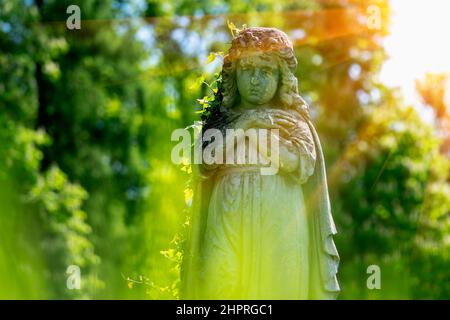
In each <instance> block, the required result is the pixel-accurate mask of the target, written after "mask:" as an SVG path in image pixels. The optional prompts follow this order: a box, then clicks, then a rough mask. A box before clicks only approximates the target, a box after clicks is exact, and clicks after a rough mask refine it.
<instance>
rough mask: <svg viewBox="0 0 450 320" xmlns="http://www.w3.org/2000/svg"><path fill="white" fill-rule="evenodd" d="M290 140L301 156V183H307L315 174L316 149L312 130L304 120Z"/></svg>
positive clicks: (299, 123) (293, 132)
mask: <svg viewBox="0 0 450 320" xmlns="http://www.w3.org/2000/svg"><path fill="white" fill-rule="evenodd" d="M289 140H290V141H291V142H292V144H293V145H294V147H295V148H296V150H297V152H298V154H299V162H300V164H299V165H300V177H299V179H300V183H305V182H306V181H307V180H308V178H309V177H310V176H312V175H313V173H314V166H315V163H316V147H315V145H314V139H313V136H312V134H311V130H310V129H309V126H308V124H307V123H306V122H305V121H304V120H298V126H297V127H295V129H294V130H293V131H292V133H291V135H290V137H289Z"/></svg>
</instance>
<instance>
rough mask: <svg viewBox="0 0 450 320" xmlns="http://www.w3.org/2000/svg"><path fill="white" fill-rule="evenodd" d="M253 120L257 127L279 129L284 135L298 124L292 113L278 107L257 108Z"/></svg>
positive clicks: (288, 133) (286, 135) (287, 134)
mask: <svg viewBox="0 0 450 320" xmlns="http://www.w3.org/2000/svg"><path fill="white" fill-rule="evenodd" d="M253 122H254V126H255V127H257V128H265V129H279V130H280V133H281V135H282V136H285V137H288V136H289V135H290V133H291V131H292V129H293V128H295V126H297V125H298V124H297V120H296V119H295V117H294V116H293V115H291V114H290V113H289V112H286V111H284V110H280V109H266V110H258V111H257V113H256V117H255V118H254V121H253Z"/></svg>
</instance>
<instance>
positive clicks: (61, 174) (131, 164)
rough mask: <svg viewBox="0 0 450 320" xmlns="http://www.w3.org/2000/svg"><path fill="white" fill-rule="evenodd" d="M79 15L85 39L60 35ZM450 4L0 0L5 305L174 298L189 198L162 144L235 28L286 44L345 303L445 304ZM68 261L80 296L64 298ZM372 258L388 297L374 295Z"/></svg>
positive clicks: (216, 65)
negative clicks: (267, 33)
mask: <svg viewBox="0 0 450 320" xmlns="http://www.w3.org/2000/svg"><path fill="white" fill-rule="evenodd" d="M71 4H76V5H78V6H79V7H80V9H81V19H82V21H81V29H80V30H69V29H67V28H66V19H67V18H68V16H69V14H67V13H66V9H67V7H68V6H69V5H71ZM373 6H375V7H373ZM449 11H450V10H449V4H448V3H447V1H439V0H430V1H425V0H413V1H409V0H393V1H388V0H373V1H369V0H361V1H356V0H308V1H306V0H276V1H275V0H245V1H244V0H165V1H159V0H130V1H121V0H101V1H100V0H0V298H2V299H17V298H20V299H31V298H33V299H109V298H117V299H176V298H177V296H178V285H179V261H180V258H181V254H182V252H180V250H179V247H180V241H181V239H180V236H179V234H182V233H183V229H184V228H185V227H184V223H185V221H186V201H187V200H189V198H190V196H191V195H190V194H189V192H186V185H187V181H188V180H189V172H188V171H189V170H182V169H183V168H180V167H179V166H177V165H175V164H173V163H172V162H171V160H170V153H171V149H172V147H173V146H174V143H173V142H171V141H170V135H171V133H172V131H173V130H174V129H176V128H184V127H187V126H189V125H190V124H192V123H193V122H194V121H196V120H199V114H198V111H199V110H201V106H200V105H199V104H198V103H197V102H196V99H198V98H202V97H203V96H205V95H208V90H209V89H208V88H207V86H205V85H202V82H203V81H206V82H209V81H212V80H213V79H214V73H216V72H218V71H220V64H221V58H220V55H221V54H220V53H221V52H226V50H227V49H228V47H229V43H230V39H231V33H230V30H229V23H227V22H232V23H233V24H234V25H236V26H237V27H241V26H242V25H244V24H246V25H248V26H273V27H278V28H280V29H282V30H284V31H285V32H286V33H288V35H289V36H290V38H291V39H292V41H293V43H294V46H295V52H296V55H297V58H298V61H299V68H298V71H297V77H298V78H299V83H300V91H301V94H302V96H303V97H304V98H305V99H306V100H307V101H308V102H309V103H310V105H311V109H312V116H313V119H314V122H315V123H316V125H317V128H318V132H319V135H320V137H321V139H322V143H323V148H324V152H325V156H326V163H327V169H328V182H329V187H330V193H331V201H332V207H333V214H334V217H335V220H336V223H337V228H338V232H339V234H338V236H336V237H335V241H336V244H337V247H338V249H339V252H340V255H341V264H340V272H339V281H340V284H341V287H342V294H341V295H340V298H341V299H412V298H419V299H449V298H450V257H449V253H450V237H449V221H450V215H449V210H450V209H449V208H450V185H449V169H450V160H449V157H450V139H449V128H450V126H449V112H450V111H449V108H450V76H449V74H448V72H450V54H449V50H450V49H449V47H450V44H449V42H448V37H447V36H446V34H447V33H448V31H449V30H450V25H449V21H446V20H448V18H446V17H445V14H443V12H447V13H448V12H449ZM373 19H375V20H373ZM185 169H186V168H185ZM69 265H77V266H79V267H80V269H81V278H82V282H81V289H80V290H68V289H67V287H66V280H67V274H66V270H67V267H68V266H69ZM369 265H378V266H379V267H380V270H381V289H380V290H369V289H368V288H367V285H366V280H367V278H368V277H369V274H367V267H368V266H369Z"/></svg>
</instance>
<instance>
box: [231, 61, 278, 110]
mask: <svg viewBox="0 0 450 320" xmlns="http://www.w3.org/2000/svg"><path fill="white" fill-rule="evenodd" d="M279 76H280V74H279V70H278V61H277V59H276V58H275V57H273V56H270V55H261V54H254V55H249V56H246V57H244V58H241V59H240V60H239V61H238V63H237V68H236V82H237V88H238V91H239V94H240V95H241V100H242V101H243V102H245V103H246V104H250V105H263V104H265V103H268V102H270V101H271V100H272V99H273V97H274V96H275V93H276V92H277V89H278V79H279Z"/></svg>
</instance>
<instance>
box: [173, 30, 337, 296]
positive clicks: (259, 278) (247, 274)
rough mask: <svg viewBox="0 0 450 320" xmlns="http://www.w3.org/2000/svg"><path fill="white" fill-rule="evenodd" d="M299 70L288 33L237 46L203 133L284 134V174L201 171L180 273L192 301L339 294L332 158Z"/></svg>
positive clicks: (254, 37) (268, 33) (247, 33)
mask: <svg viewBox="0 0 450 320" xmlns="http://www.w3.org/2000/svg"><path fill="white" fill-rule="evenodd" d="M296 67H297V60H296V58H295V55H294V51H293V47H292V44H291V43H290V41H289V39H288V37H287V35H286V34H285V33H284V32H282V31H280V30H277V29H274V28H245V29H243V30H241V31H240V32H239V33H238V34H237V35H236V36H235V38H234V39H233V40H232V44H231V48H230V49H229V52H228V54H227V55H226V56H225V58H224V63H223V69H222V83H221V87H220V88H219V90H218V92H217V94H216V99H218V101H219V107H218V108H217V110H214V111H213V112H211V113H210V115H209V116H208V117H207V118H206V119H204V121H203V132H205V130H207V129H210V128H216V129H218V130H220V131H221V132H224V133H225V132H227V131H226V130H227V129H230V128H235V129H236V128H237V129H238V128H241V129H243V130H246V129H250V128H257V129H267V130H275V129H276V130H277V131H276V132H277V133H278V134H279V135H278V136H277V137H278V139H279V153H278V156H279V171H278V172H277V173H276V174H273V175H263V174H261V172H260V171H259V170H258V169H259V167H260V166H261V165H262V164H248V163H228V162H227V163H220V164H203V165H200V166H199V167H198V176H197V179H196V180H195V187H194V197H193V203H192V208H191V209H192V217H191V220H190V231H189V236H188V239H187V241H186V248H185V253H184V258H183V264H182V268H181V281H182V285H181V297H182V298H184V299H335V298H336V297H337V294H338V292H339V290H340V289H339V285H338V282H337V278H336V274H337V269H338V264H339V255H338V253H337V250H336V247H335V245H334V242H333V239H332V236H333V235H334V234H335V233H336V229H335V226H334V223H333V219H332V215H331V208H330V201H329V195H328V188H327V180H326V172H325V164H324V158H323V153H322V149H321V145H320V141H319V137H318V135H317V133H316V130H315V128H314V126H313V124H312V123H311V120H310V118H309V112H308V110H309V108H308V106H307V105H306V103H305V101H304V100H303V99H302V98H301V97H300V95H299V93H298V84H297V79H296V77H295V75H294V71H295V69H296ZM225 140H227V139H225ZM241 142H242V141H241ZM206 145H207V143H205V142H203V148H205V146H206ZM224 147H226V146H224Z"/></svg>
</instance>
